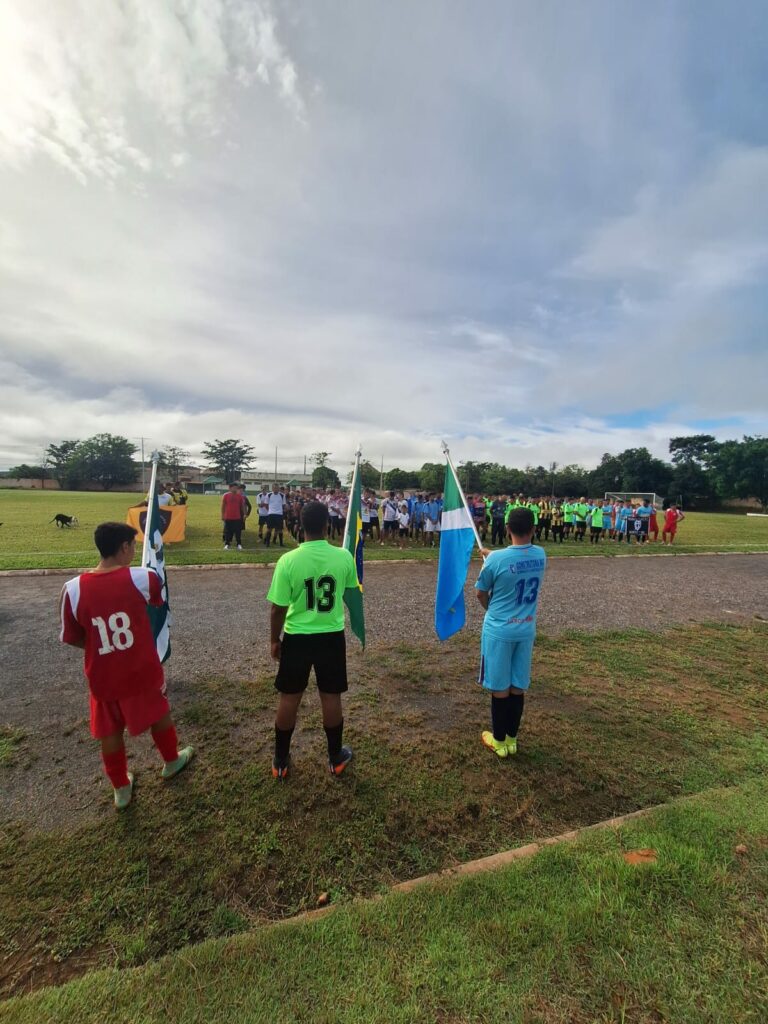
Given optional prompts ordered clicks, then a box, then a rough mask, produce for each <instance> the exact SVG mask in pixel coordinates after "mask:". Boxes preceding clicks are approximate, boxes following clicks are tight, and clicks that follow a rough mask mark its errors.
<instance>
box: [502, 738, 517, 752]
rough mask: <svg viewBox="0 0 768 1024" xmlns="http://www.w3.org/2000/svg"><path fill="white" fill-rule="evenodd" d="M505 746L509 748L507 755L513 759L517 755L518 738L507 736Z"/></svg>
mask: <svg viewBox="0 0 768 1024" xmlns="http://www.w3.org/2000/svg"><path fill="white" fill-rule="evenodd" d="M504 746H505V747H506V748H507V754H509V756H510V757H511V756H512V755H513V754H516V753H517V736H507V738H506V739H505V740H504Z"/></svg>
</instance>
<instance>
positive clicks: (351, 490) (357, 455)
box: [341, 444, 363, 548]
mask: <svg viewBox="0 0 768 1024" xmlns="http://www.w3.org/2000/svg"><path fill="white" fill-rule="evenodd" d="M362 454H363V452H362V449H361V448H360V445H359V444H358V446H357V451H356V452H355V468H354V469H353V470H352V483H351V484H350V487H349V493H350V494H354V493H355V484H356V483H357V474H358V471H359V469H360V456H361V455H362ZM355 529H357V523H355ZM348 540H349V505H347V521H346V523H345V524H344V539H343V540H342V542H341V546H342V547H343V548H345V547H346V546H347V541H348Z"/></svg>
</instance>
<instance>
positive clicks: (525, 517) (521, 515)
mask: <svg viewBox="0 0 768 1024" xmlns="http://www.w3.org/2000/svg"><path fill="white" fill-rule="evenodd" d="M507 525H508V527H509V532H510V533H511V534H512V536H513V537H526V536H527V535H528V534H529V533H531V532H532V531H533V527H534V521H533V512H531V510H530V509H529V508H513V509H512V511H511V512H510V513H509V521H508V523H507Z"/></svg>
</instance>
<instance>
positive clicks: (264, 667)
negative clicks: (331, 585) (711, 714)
mask: <svg viewBox="0 0 768 1024" xmlns="http://www.w3.org/2000/svg"><path fill="white" fill-rule="evenodd" d="M436 571H437V567H436V565H435V563H432V562H430V563H409V564H395V565H392V564H387V563H385V562H378V563H372V564H371V565H370V567H369V568H368V571H367V575H366V594H365V602H366V622H367V631H368V643H369V648H372V649H375V648H376V647H380V646H387V645H390V644H392V643H413V644H418V643H424V642H427V643H428V644H430V645H435V647H437V641H436V640H435V639H434V631H433V626H432V616H433V600H434V588H435V577H436ZM270 577H271V572H270V571H269V570H268V569H265V568H260V567H256V566H254V567H248V568H244V569H242V570H240V571H205V570H190V571H184V572H177V573H173V571H171V576H170V587H171V602H172V607H173V613H174V618H175V624H174V631H173V657H172V659H171V662H170V663H169V671H168V678H169V685H170V688H171V692H172V694H173V702H174V704H177V705H178V703H179V702H180V703H181V704H182V705H183V703H184V700H185V692H190V691H192V690H193V689H194V684H195V681H196V680H198V679H200V678H204V677H210V676H212V675H226V676H230V677H232V676H234V677H236V678H242V679H254V678H256V677H258V676H260V675H262V676H263V675H264V674H269V673H271V672H272V663H271V662H270V660H269V657H268V652H267V642H266V641H267V637H268V625H267V614H268V605H267V602H266V601H265V600H264V597H265V594H266V592H267V588H268V585H269V580H270ZM470 580H472V581H473V580H474V566H473V571H472V572H471V573H470ZM62 582H63V579H62V577H45V576H44V577H17V578H14V577H3V578H0V643H1V644H2V646H1V647H0V724H1V725H4V726H11V727H15V728H20V729H23V730H24V731H25V732H26V733H27V740H26V753H25V757H26V760H27V763H30V762H32V767H29V768H26V769H25V768H24V767H23V766H16V767H14V768H11V769H9V770H8V769H7V770H3V772H2V775H0V779H1V780H2V787H1V790H0V820H1V819H3V818H5V819H7V818H9V817H17V816H19V815H21V816H23V817H29V811H28V808H29V806H30V804H32V805H35V806H37V799H36V793H37V792H38V790H39V787H40V785H41V781H40V775H41V772H40V771H38V770H36V768H35V767H34V766H35V765H36V764H39V763H41V764H45V765H47V766H60V767H54V768H53V782H54V783H55V782H56V778H57V777H59V776H65V778H62V779H61V782H60V787H61V792H62V799H64V798H66V802H67V803H69V804H70V807H71V806H72V805H71V803H70V801H75V800H77V796H76V793H77V788H78V787H77V785H76V783H77V781H78V780H77V776H78V775H79V776H81V777H82V776H84V775H87V776H88V778H89V781H90V782H91V784H93V785H99V786H101V785H102V783H101V780H100V776H99V773H98V762H97V759H96V757H95V756H94V754H95V752H94V751H93V750H92V749H91V746H90V744H89V743H88V741H87V729H86V715H87V700H86V687H85V682H84V680H83V677H82V668H81V663H82V656H81V654H80V652H78V651H75V650H72V649H68V648H64V647H63V646H62V645H60V644H59V643H58V638H57V633H58V629H57V618H56V606H57V599H58V594H59V591H60V589H61V586H62ZM767 584H768V555H764V554H763V555H702V556H697V557H668V558H655V557H646V558H584V559H581V558H563V559H556V560H555V559H553V560H552V561H551V562H550V565H549V569H548V572H547V577H546V580H545V583H544V586H543V588H542V598H541V606H540V612H539V629H540V631H541V632H545V633H548V634H554V633H558V632H561V631H563V630H567V629H582V630H602V629H620V628H626V627H630V626H640V627H643V628H647V629H660V628H663V627H664V626H665V625H669V624H672V623H687V622H691V621H694V622H701V621H721V622H749V621H752V620H754V619H755V618H761V619H768V585H767ZM471 589H472V587H471V583H470V584H469V585H468V587H467V608H468V612H469V614H468V619H469V629H470V630H474V631H475V632H476V631H478V629H479V626H480V614H479V612H480V609H479V606H478V604H477V602H476V601H475V599H474V597H473V595H472V593H471ZM355 646H356V644H355ZM358 656H359V655H358V654H357V652H356V651H355V652H354V654H353V666H354V659H355V658H356V657H358ZM73 734H75V735H74V737H73ZM73 761H74V762H75V763H74V764H73ZM78 765H79V767H78ZM64 766H66V768H65V767H64ZM94 772H96V774H94ZM48 783H49V784H50V783H51V775H50V773H49V778H48ZM25 807H26V808H27V810H26V811H25ZM50 813H53V812H52V811H51V810H50V808H49V809H48V810H45V811H43V810H42V809H41V814H42V815H43V817H44V818H46V817H48V815H49V814H50ZM34 817H35V818H36V819H37V820H39V819H40V815H39V814H36V815H35V816H34ZM41 823H42V822H41Z"/></svg>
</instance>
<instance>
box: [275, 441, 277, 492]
mask: <svg viewBox="0 0 768 1024" xmlns="http://www.w3.org/2000/svg"><path fill="white" fill-rule="evenodd" d="M275 483H277V445H275Z"/></svg>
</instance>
